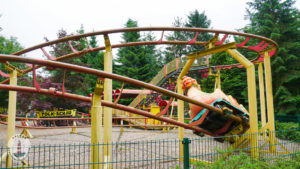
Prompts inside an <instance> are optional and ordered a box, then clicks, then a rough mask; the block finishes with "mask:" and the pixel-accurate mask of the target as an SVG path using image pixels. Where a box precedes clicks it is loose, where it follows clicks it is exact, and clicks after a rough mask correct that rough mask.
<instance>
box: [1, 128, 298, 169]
mask: <svg viewBox="0 0 300 169" xmlns="http://www.w3.org/2000/svg"><path fill="white" fill-rule="evenodd" d="M284 132H286V131H277V132H276V134H279V133H281V135H283V134H282V133H284ZM291 132H292V133H293V132H295V133H294V134H295V135H297V132H299V130H289V133H291ZM271 134H272V133H257V134H248V135H247V134H245V135H242V136H228V137H196V138H185V139H184V141H183V140H178V139H171V140H153V141H135V142H118V143H112V144H109V145H105V144H99V145H91V144H88V143H82V144H68V145H67V144H59V145H32V146H31V148H30V151H29V154H28V156H27V157H26V158H25V159H24V161H23V162H20V161H16V160H13V162H12V164H13V168H17V167H21V166H23V168H91V150H92V149H93V148H99V149H100V150H101V151H102V150H103V149H105V148H109V147H111V148H112V159H110V160H107V159H104V158H102V159H101V162H100V163H99V165H97V166H98V167H99V168H109V167H111V168H186V166H187V165H189V166H190V167H191V168H193V167H195V166H193V165H191V164H190V162H191V161H205V162H207V163H213V162H215V161H217V160H218V159H220V158H221V157H224V155H226V156H230V155H232V154H238V153H240V152H241V151H244V152H246V153H248V154H249V155H250V151H251V150H252V149H253V148H251V147H250V145H249V144H246V146H244V147H243V148H236V149H232V147H233V146H235V145H236V143H233V144H230V143H229V142H228V141H226V140H231V139H233V138H242V137H244V138H251V137H252V136H257V137H258V143H257V145H256V146H255V147H254V149H255V151H260V153H259V159H260V160H268V159H272V158H273V157H279V156H286V155H294V154H299V153H300V140H299V133H298V136H296V137H295V139H293V140H284V139H279V138H277V141H276V142H275V144H273V145H271V144H270V143H269V142H268V139H269V136H271ZM273 134H274V133H273ZM180 144H184V145H185V146H184V151H185V153H184V155H183V156H182V157H180V150H179V149H180V148H179V147H180ZM272 146H273V147H275V148H276V151H275V152H269V150H270V147H272ZM7 151H8V148H7V147H0V154H1V155H3V154H5V153H6V152H7ZM101 151H100V152H101ZM99 156H100V157H102V156H101V154H99ZM223 159H224V158H223ZM5 167H6V161H5V159H3V160H2V162H1V163H0V168H5Z"/></svg>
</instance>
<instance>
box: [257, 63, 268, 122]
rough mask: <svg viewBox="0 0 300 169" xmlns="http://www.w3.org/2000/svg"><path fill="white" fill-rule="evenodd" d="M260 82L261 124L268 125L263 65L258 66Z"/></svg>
mask: <svg viewBox="0 0 300 169" xmlns="http://www.w3.org/2000/svg"><path fill="white" fill-rule="evenodd" d="M258 80H259V95H260V113H261V124H262V126H265V125H266V100H265V84H264V73H263V65H262V63H259V64H258Z"/></svg>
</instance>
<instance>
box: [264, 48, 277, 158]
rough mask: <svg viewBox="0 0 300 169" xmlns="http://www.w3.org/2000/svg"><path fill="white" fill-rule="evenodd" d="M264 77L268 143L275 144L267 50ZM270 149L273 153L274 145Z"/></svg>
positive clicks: (270, 73) (270, 77)
mask: <svg viewBox="0 0 300 169" xmlns="http://www.w3.org/2000/svg"><path fill="white" fill-rule="evenodd" d="M264 64H265V79H266V96H267V111H268V126H269V130H270V135H269V137H270V145H275V122H274V106H273V91H272V72H271V61H270V56H269V53H268V52H265V62H264ZM270 151H271V152H272V153H275V151H276V146H270Z"/></svg>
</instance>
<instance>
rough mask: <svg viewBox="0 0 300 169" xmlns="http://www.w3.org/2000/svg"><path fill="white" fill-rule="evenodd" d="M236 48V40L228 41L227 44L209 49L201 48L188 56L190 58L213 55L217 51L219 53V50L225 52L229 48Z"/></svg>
mask: <svg viewBox="0 0 300 169" xmlns="http://www.w3.org/2000/svg"><path fill="white" fill-rule="evenodd" d="M235 48H236V44H235V42H232V43H227V44H225V45H220V46H216V47H213V48H209V49H205V50H201V51H199V52H195V53H192V54H189V55H187V57H188V58H189V59H191V58H195V59H196V58H199V57H203V56H207V55H211V54H215V53H219V52H223V51H225V50H227V49H235Z"/></svg>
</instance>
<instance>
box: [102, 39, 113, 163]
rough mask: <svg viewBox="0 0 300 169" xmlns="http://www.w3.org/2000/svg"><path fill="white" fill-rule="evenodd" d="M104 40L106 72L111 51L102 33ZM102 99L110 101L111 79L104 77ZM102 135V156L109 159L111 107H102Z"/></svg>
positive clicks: (108, 67)
mask: <svg viewBox="0 0 300 169" xmlns="http://www.w3.org/2000/svg"><path fill="white" fill-rule="evenodd" d="M104 42H105V54H104V71H105V72H108V73H112V51H111V45H110V41H109V37H108V36H107V35H104ZM104 100H105V101H109V102H111V101H112V80H111V79H105V81H104ZM103 110H104V112H103V113H104V118H103V119H104V121H103V125H104V133H103V134H104V135H103V143H104V145H105V146H104V157H105V159H106V160H108V161H111V156H112V147H111V142H112V138H111V137H112V136H111V135H112V109H111V108H109V107H104V109H103ZM108 168H111V164H110V163H109V165H108Z"/></svg>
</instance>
